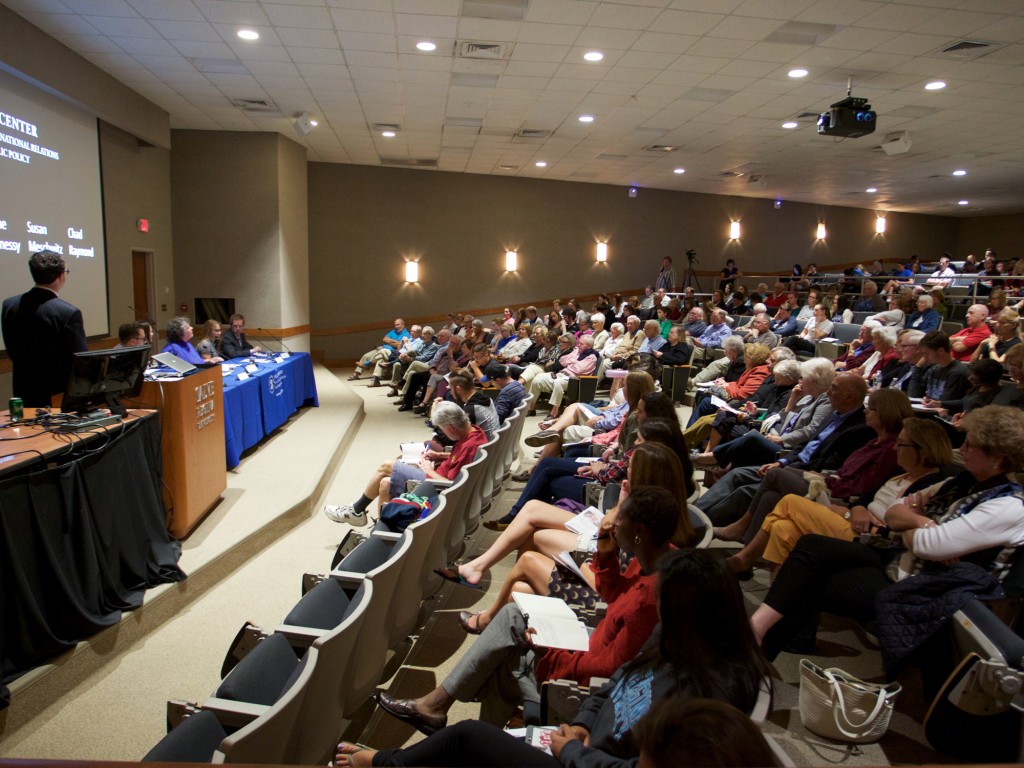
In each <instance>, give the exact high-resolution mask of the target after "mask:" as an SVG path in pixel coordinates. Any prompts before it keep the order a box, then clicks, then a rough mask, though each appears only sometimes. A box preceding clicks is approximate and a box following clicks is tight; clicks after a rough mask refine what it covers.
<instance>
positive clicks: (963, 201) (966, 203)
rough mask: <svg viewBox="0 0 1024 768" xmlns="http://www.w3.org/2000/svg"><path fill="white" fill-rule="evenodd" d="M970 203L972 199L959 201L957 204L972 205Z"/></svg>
mask: <svg viewBox="0 0 1024 768" xmlns="http://www.w3.org/2000/svg"><path fill="white" fill-rule="evenodd" d="M970 204H971V201H970V200H961V201H959V202H958V203H957V205H970Z"/></svg>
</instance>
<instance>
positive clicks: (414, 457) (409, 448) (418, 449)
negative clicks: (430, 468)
mask: <svg viewBox="0 0 1024 768" xmlns="http://www.w3.org/2000/svg"><path fill="white" fill-rule="evenodd" d="M400 448H401V449H402V455H401V456H400V457H399V459H398V460H399V461H401V462H402V463H403V464H419V463H420V460H421V459H422V458H423V452H424V451H425V450H426V446H424V445H423V443H402V444H401V446H400Z"/></svg>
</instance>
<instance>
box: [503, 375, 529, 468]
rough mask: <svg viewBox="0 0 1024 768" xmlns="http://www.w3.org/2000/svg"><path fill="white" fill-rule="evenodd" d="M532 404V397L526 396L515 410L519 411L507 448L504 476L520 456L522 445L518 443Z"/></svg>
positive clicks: (521, 437)
mask: <svg viewBox="0 0 1024 768" xmlns="http://www.w3.org/2000/svg"><path fill="white" fill-rule="evenodd" d="M533 402H534V396H533V395H527V397H526V399H525V400H523V403H522V405H520V406H519V408H517V409H516V410H518V411H519V415H518V416H517V417H516V421H515V427H514V430H513V434H512V435H511V437H512V440H511V443H512V444H511V445H510V446H509V451H510V456H509V460H508V462H507V463H506V466H505V470H506V474H508V473H509V472H508V470H509V469H510V467H511V466H512V462H514V461H515V460H516V459H517V458H518V457H519V456H520V451H522V443H521V442H520V441H521V440H522V439H523V425H525V424H526V414H527V413H528V412H529V410H530V408H532V407H533Z"/></svg>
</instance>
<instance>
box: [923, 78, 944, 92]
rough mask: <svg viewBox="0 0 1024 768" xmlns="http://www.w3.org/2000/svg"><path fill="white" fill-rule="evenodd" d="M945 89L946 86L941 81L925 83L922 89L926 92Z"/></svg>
mask: <svg viewBox="0 0 1024 768" xmlns="http://www.w3.org/2000/svg"><path fill="white" fill-rule="evenodd" d="M945 87H946V84H945V83H944V82H942V81H941V80H932V81H931V82H930V83H925V86H924V89H925V90H926V91H941V90H942V89H943V88H945Z"/></svg>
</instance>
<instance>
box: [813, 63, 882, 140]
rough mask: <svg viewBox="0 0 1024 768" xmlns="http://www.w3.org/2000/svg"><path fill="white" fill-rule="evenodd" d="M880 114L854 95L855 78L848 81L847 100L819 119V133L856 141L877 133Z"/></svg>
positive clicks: (824, 113) (823, 113)
mask: <svg viewBox="0 0 1024 768" xmlns="http://www.w3.org/2000/svg"><path fill="white" fill-rule="evenodd" d="M877 118H878V114H877V113H876V112H875V111H874V110H873V109H871V105H870V104H868V100H867V99H858V98H857V97H855V96H854V95H853V78H852V77H850V78H847V80H846V98H845V99H843V100H842V101H837V102H836V103H835V104H833V105H832V106H831V107H830V108H829V110H828V112H822V113H821V115H819V117H818V133H820V134H823V135H825V136H841V137H842V138H844V139H856V138H858V137H859V136H867V135H868V134H869V133H874V132H875V121H876V120H877Z"/></svg>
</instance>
